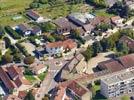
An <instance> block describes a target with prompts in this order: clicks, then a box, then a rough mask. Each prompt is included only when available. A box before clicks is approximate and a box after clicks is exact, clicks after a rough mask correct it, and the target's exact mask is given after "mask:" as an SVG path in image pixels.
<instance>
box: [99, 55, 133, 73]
mask: <svg viewBox="0 0 134 100" xmlns="http://www.w3.org/2000/svg"><path fill="white" fill-rule="evenodd" d="M98 67H99V68H100V69H102V70H109V71H110V72H116V71H120V70H122V69H126V68H131V67H134V54H128V55H126V56H122V57H119V58H117V59H112V60H108V61H103V62H101V63H99V64H98Z"/></svg>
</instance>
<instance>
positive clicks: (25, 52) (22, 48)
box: [15, 43, 30, 56]
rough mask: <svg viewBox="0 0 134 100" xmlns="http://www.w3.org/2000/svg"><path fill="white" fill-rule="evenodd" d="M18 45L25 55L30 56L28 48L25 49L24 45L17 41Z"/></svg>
mask: <svg viewBox="0 0 134 100" xmlns="http://www.w3.org/2000/svg"><path fill="white" fill-rule="evenodd" d="M15 45H16V47H17V48H18V49H19V50H20V51H21V52H22V53H23V54H24V55H25V56H29V55H30V54H29V53H28V52H27V50H26V49H25V47H24V46H22V45H21V44H20V43H16V44H15Z"/></svg>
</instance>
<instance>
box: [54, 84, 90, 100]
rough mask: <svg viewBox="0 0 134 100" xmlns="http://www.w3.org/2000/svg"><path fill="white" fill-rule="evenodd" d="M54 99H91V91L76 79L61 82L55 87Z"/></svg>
mask: <svg viewBox="0 0 134 100" xmlns="http://www.w3.org/2000/svg"><path fill="white" fill-rule="evenodd" d="M55 90H56V93H54V94H52V95H54V96H55V97H54V100H74V99H78V100H91V98H92V93H91V92H90V91H89V90H88V89H87V88H86V87H85V86H83V85H81V84H79V83H78V82H76V81H67V82H62V83H60V84H59V85H58V86H57V87H56V89H55Z"/></svg>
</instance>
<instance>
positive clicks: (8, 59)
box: [2, 53, 13, 63]
mask: <svg viewBox="0 0 134 100" xmlns="http://www.w3.org/2000/svg"><path fill="white" fill-rule="evenodd" d="M2 61H3V62H4V63H11V62H12V61H13V57H12V56H11V55H10V53H5V55H3V57H2Z"/></svg>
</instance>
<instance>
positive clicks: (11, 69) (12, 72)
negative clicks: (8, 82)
mask: <svg viewBox="0 0 134 100" xmlns="http://www.w3.org/2000/svg"><path fill="white" fill-rule="evenodd" d="M6 69H7V72H8V74H9V75H10V77H11V78H12V79H14V78H15V77H17V76H18V75H19V74H20V73H21V72H22V71H21V69H20V68H18V67H17V66H16V65H13V66H10V67H6Z"/></svg>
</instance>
